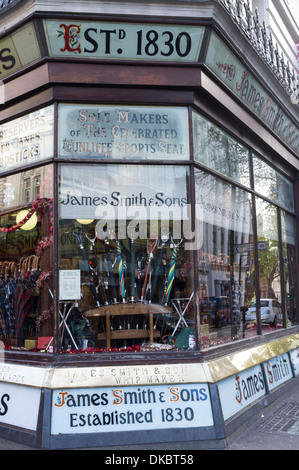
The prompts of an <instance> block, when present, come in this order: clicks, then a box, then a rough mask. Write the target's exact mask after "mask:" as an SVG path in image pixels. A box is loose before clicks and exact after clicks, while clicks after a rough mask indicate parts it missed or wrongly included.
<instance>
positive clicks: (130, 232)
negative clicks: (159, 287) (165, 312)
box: [128, 227, 136, 302]
mask: <svg viewBox="0 0 299 470" xmlns="http://www.w3.org/2000/svg"><path fill="white" fill-rule="evenodd" d="M128 236H129V238H130V246H131V266H130V282H131V286H130V288H131V302H135V287H136V283H135V244H134V242H135V238H136V237H135V236H136V231H135V227H128Z"/></svg>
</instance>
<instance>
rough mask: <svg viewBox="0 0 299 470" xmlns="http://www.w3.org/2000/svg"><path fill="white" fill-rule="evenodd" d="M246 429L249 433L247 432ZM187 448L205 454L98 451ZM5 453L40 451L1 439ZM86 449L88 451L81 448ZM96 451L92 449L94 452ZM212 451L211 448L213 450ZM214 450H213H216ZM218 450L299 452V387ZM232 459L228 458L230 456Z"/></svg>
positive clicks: (196, 445)
mask: <svg viewBox="0 0 299 470" xmlns="http://www.w3.org/2000/svg"><path fill="white" fill-rule="evenodd" d="M244 428H245V430H244ZM186 449H190V450H191V449H192V451H195V453H196V451H197V450H199V451H202V450H205V449H202V445H200V443H197V442H194V441H193V442H192V443H186V442H184V443H179V442H177V443H175V445H174V444H173V443H172V444H170V443H169V444H167V443H164V444H162V443H160V444H158V445H157V444H147V445H144V446H142V445H141V446H133V445H131V446H125V447H109V448H106V449H94V450H102V452H105V450H115V451H116V452H118V451H119V450H127V451H130V450H135V451H136V450H137V453H138V450H140V451H142V450H146V451H148V450H157V451H159V453H161V452H162V453H163V451H164V452H165V451H166V452H168V453H179V452H180V450H181V451H182V452H184V453H186ZM1 450H10V451H11V450H13V451H14V450H36V449H34V448H32V447H29V446H25V445H22V444H18V443H16V442H13V441H8V440H5V439H1V438H0V451H1ZM79 450H84V449H79ZM91 450H92V449H91ZM206 450H211V448H210V446H209V449H206ZM212 450H213V449H212ZM214 450H219V451H222V450H224V451H234V450H247V451H249V450H283V451H285V450H299V385H298V384H296V385H295V386H294V387H293V388H291V389H290V390H288V391H287V392H285V393H284V394H283V395H281V396H280V398H278V399H277V400H276V401H275V402H273V403H272V404H270V405H269V406H267V407H265V408H263V409H262V411H260V413H259V414H257V415H256V416H255V420H254V422H253V424H251V425H249V426H248V427H247V428H246V426H244V427H243V429H242V431H236V432H235V433H234V434H233V435H232V436H228V437H227V439H226V446H225V448H224V449H221V448H219V446H218V445H216V446H215V449H214ZM227 457H228V456H227Z"/></svg>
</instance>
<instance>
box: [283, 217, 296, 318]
mask: <svg viewBox="0 0 299 470" xmlns="http://www.w3.org/2000/svg"><path fill="white" fill-rule="evenodd" d="M281 225H282V229H281V232H282V253H283V267H284V282H285V289H284V291H285V300H284V302H285V311H286V312H287V321H286V325H287V326H291V325H292V323H293V322H294V321H295V314H296V296H295V292H296V286H297V285H298V284H297V282H298V280H297V268H296V245H295V219H294V217H293V216H291V215H290V214H288V213H286V212H282V217H281Z"/></svg>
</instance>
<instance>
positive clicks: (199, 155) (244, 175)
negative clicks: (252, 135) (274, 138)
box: [192, 112, 250, 187]
mask: <svg viewBox="0 0 299 470" xmlns="http://www.w3.org/2000/svg"><path fill="white" fill-rule="evenodd" d="M192 118H193V140H194V158H195V160H197V161H198V162H200V163H203V164H204V165H206V166H207V167H209V168H212V169H213V170H216V171H218V172H220V173H222V174H224V175H226V176H229V177H230V178H232V179H234V180H235V181H238V182H239V183H242V184H244V185H245V186H247V187H250V174H249V151H248V149H247V148H246V147H244V146H243V145H241V144H240V143H239V142H237V141H236V140H235V139H233V138H232V137H231V136H229V135H228V134H226V133H225V132H224V131H223V130H221V129H220V128H219V127H217V126H215V125H214V124H212V123H211V122H210V121H208V120H207V119H206V118H204V117H203V116H201V115H200V114H197V113H195V112H193V114H192Z"/></svg>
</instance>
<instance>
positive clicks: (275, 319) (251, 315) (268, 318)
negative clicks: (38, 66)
mask: <svg viewBox="0 0 299 470" xmlns="http://www.w3.org/2000/svg"><path fill="white" fill-rule="evenodd" d="M260 306H261V321H262V323H270V324H272V325H277V323H279V322H281V321H282V312H281V305H280V303H279V302H277V300H275V299H261V300H260ZM255 320H256V302H255V301H253V302H251V304H250V306H249V308H248V310H247V312H246V314H245V321H246V322H252V321H255Z"/></svg>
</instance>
